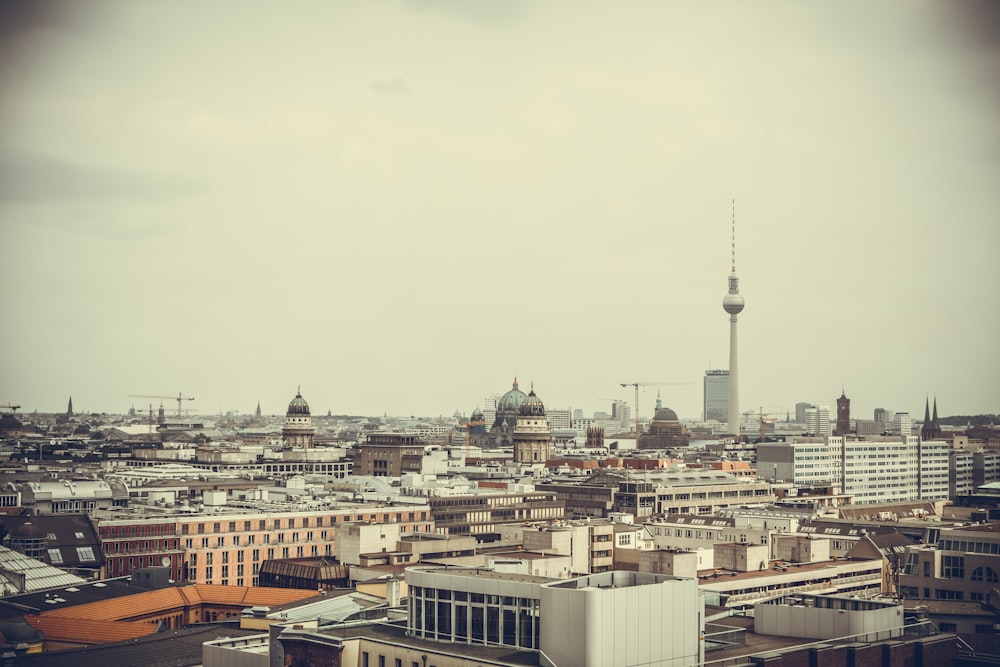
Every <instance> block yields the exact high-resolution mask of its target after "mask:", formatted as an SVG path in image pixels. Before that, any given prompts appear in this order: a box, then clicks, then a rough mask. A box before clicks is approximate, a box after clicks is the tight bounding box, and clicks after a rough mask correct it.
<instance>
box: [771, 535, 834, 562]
mask: <svg viewBox="0 0 1000 667" xmlns="http://www.w3.org/2000/svg"><path fill="white" fill-rule="evenodd" d="M773 539H774V558H775V559H776V560H786V561H788V562H790V563H818V562H820V561H827V560H830V554H831V551H830V545H831V542H832V540H830V538H814V537H805V536H803V535H775V536H774V538H773Z"/></svg>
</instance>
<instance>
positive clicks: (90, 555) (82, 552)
mask: <svg viewBox="0 0 1000 667" xmlns="http://www.w3.org/2000/svg"><path fill="white" fill-rule="evenodd" d="M76 557H77V558H79V559H80V560H83V561H86V560H93V561H96V560H97V559H96V558H94V548H93V547H77V548H76Z"/></svg>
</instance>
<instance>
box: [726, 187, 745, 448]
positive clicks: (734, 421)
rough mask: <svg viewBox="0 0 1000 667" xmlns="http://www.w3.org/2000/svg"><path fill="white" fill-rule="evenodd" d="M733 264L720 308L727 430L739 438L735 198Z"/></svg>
mask: <svg viewBox="0 0 1000 667" xmlns="http://www.w3.org/2000/svg"><path fill="white" fill-rule="evenodd" d="M732 253H733V266H732V271H731V272H730V274H729V294H727V295H726V296H725V298H724V299H723V300H722V308H723V309H724V310H725V311H726V312H727V313H729V432H730V433H733V434H734V435H735V436H736V439H737V440H739V439H740V408H739V398H740V390H739V376H738V375H737V366H738V364H737V359H736V316H737V315H739V314H740V313H741V312H742V311H743V306H744V305H745V302H744V301H743V297H742V296H740V279H739V278H737V277H736V200H735V199H734V200H733V247H732Z"/></svg>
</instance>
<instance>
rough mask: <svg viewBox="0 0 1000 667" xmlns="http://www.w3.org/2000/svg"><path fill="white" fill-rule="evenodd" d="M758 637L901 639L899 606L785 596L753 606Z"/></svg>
mask: <svg viewBox="0 0 1000 667" xmlns="http://www.w3.org/2000/svg"><path fill="white" fill-rule="evenodd" d="M753 626H754V627H753V630H754V632H755V633H757V634H759V635H780V636H782V637H803V638H808V639H843V638H845V637H851V638H854V639H855V640H856V641H859V642H874V641H881V640H884V639H890V638H893V637H902V636H903V605H901V604H895V603H892V602H883V601H877V600H855V599H851V598H842V597H833V596H826V595H789V596H785V597H780V598H776V599H774V600H767V601H766V602H760V603H758V604H756V605H754V623H753Z"/></svg>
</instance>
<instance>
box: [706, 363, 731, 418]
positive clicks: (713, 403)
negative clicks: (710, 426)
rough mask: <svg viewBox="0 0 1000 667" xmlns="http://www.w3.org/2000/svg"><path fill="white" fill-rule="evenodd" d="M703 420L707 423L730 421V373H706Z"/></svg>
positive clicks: (712, 371) (710, 371)
mask: <svg viewBox="0 0 1000 667" xmlns="http://www.w3.org/2000/svg"><path fill="white" fill-rule="evenodd" d="M702 418H703V419H704V420H705V421H708V420H710V419H714V420H715V421H720V422H725V421H728V420H729V371H727V370H707V371H705V384H704V410H703V413H702Z"/></svg>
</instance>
